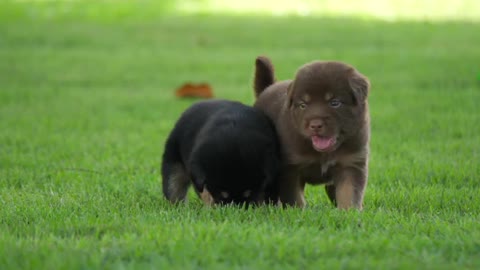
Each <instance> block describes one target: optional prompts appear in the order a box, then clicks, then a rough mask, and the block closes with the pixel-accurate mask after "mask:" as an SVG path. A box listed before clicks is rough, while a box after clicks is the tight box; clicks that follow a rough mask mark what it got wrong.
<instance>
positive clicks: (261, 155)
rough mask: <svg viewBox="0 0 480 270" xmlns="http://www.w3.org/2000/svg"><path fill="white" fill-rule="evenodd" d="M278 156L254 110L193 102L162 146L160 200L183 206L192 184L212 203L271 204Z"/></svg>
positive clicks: (271, 132)
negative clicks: (163, 197)
mask: <svg viewBox="0 0 480 270" xmlns="http://www.w3.org/2000/svg"><path fill="white" fill-rule="evenodd" d="M279 155H280V150H279V142H278V138H277V135H276V133H275V129H274V126H273V124H272V123H271V121H270V120H269V118H268V117H267V116H266V115H264V114H263V113H262V112H261V111H260V110H257V109H254V108H252V107H249V106H246V105H243V104H241V103H238V102H233V101H225V100H210V101H201V102H198V103H196V104H194V105H192V106H191V107H190V108H189V109H187V110H186V111H185V112H184V113H183V114H182V116H181V117H180V119H179V120H178V121H177V123H176V125H175V127H174V128H173V130H172V132H171V133H170V136H169V137H168V139H167V142H166V144H165V152H164V154H163V161H162V177H163V194H164V195H165V197H166V198H167V199H168V200H169V201H171V202H178V201H184V200H185V198H186V194H187V190H188V188H189V186H190V184H191V183H193V185H194V187H195V190H196V191H197V193H198V194H200V193H202V192H204V191H205V189H206V191H207V192H208V193H209V194H210V195H211V197H212V198H213V202H214V203H220V204H223V203H235V204H244V203H245V204H250V203H262V202H269V201H271V202H275V201H276V199H277V192H276V180H277V177H278V173H279V169H280V158H279ZM249 191H250V192H249ZM248 193H250V194H248ZM225 195H228V196H225ZM247 195H248V196H247Z"/></svg>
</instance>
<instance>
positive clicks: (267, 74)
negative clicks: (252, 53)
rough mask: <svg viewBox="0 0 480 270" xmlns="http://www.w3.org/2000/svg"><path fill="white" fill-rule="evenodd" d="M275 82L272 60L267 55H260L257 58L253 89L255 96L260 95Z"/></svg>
mask: <svg viewBox="0 0 480 270" xmlns="http://www.w3.org/2000/svg"><path fill="white" fill-rule="evenodd" d="M274 82H275V73H274V68H273V64H272V61H270V59H269V58H268V57H266V56H259V57H257V59H256V60H255V78H254V80H253V89H254V90H255V97H258V96H259V95H260V94H261V93H262V92H263V90H265V89H266V88H267V87H269V86H270V85H272V84H273V83H274Z"/></svg>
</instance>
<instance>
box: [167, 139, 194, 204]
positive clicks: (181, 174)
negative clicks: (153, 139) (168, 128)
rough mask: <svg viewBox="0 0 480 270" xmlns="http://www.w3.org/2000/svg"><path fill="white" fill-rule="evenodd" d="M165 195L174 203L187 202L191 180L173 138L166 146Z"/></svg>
mask: <svg viewBox="0 0 480 270" xmlns="http://www.w3.org/2000/svg"><path fill="white" fill-rule="evenodd" d="M162 178H163V179H162V187H163V194H164V195H165V197H166V198H167V199H168V200H169V201H170V202H172V203H176V202H179V201H185V199H186V196H187V191H188V187H189V186H190V183H191V180H190V177H189V175H188V174H187V172H186V170H185V167H184V165H183V163H182V161H181V157H180V154H179V153H178V147H177V144H176V142H175V140H174V137H173V136H171V137H170V138H169V139H168V140H167V143H166V145H165V152H164V153H163V160H162Z"/></svg>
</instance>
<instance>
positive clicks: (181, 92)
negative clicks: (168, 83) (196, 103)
mask: <svg viewBox="0 0 480 270" xmlns="http://www.w3.org/2000/svg"><path fill="white" fill-rule="evenodd" d="M175 95H176V96H177V97H181V98H184V97H192V98H213V91H212V87H211V86H210V85H209V84H208V83H200V84H192V83H185V84H184V85H182V86H181V87H179V88H178V89H177V90H176V91H175Z"/></svg>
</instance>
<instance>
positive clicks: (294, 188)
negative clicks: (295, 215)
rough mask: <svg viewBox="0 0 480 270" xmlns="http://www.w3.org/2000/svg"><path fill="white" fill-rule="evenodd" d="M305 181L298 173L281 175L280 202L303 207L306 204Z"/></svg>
mask: <svg viewBox="0 0 480 270" xmlns="http://www.w3.org/2000/svg"><path fill="white" fill-rule="evenodd" d="M304 189H305V183H304V182H303V181H301V179H300V177H299V176H297V175H290V176H289V177H288V176H286V177H281V180H280V183H279V189H278V191H279V201H280V204H285V205H289V206H296V207H300V208H303V207H305V205H306V201H305V196H304Z"/></svg>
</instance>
